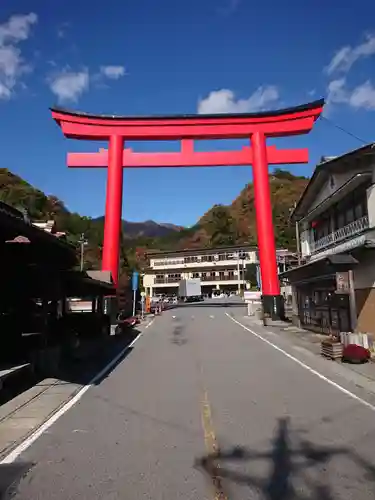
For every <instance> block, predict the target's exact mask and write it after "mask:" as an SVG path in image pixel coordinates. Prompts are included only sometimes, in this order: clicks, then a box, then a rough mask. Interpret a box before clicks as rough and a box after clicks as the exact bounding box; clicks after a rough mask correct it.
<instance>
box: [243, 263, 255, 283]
mask: <svg viewBox="0 0 375 500" xmlns="http://www.w3.org/2000/svg"><path fill="white" fill-rule="evenodd" d="M245 281H247V282H248V283H250V285H251V287H256V286H257V266H256V264H247V265H246V269H245Z"/></svg>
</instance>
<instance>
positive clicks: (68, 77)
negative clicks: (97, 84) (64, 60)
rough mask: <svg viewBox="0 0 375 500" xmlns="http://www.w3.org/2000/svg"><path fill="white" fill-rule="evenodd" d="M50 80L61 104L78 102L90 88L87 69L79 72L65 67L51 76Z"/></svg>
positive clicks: (52, 89) (51, 87)
mask: <svg viewBox="0 0 375 500" xmlns="http://www.w3.org/2000/svg"><path fill="white" fill-rule="evenodd" d="M48 82H49V86H50V89H51V91H52V92H53V93H54V94H55V96H56V97H57V100H58V102H59V104H61V103H65V102H77V100H78V98H79V97H80V96H81V95H82V94H83V93H84V92H85V91H86V90H88V88H89V83H90V75H89V72H88V70H87V69H84V70H82V71H77V72H74V71H70V70H68V69H65V70H63V71H61V72H59V73H55V74H53V75H52V76H50V77H49V78H48Z"/></svg>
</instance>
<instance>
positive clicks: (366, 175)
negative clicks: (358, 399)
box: [282, 144, 375, 332]
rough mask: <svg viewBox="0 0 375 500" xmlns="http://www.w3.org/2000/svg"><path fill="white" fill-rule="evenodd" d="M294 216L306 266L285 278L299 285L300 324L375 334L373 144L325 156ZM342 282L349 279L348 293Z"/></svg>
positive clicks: (297, 294)
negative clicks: (329, 156) (339, 285)
mask: <svg viewBox="0 0 375 500" xmlns="http://www.w3.org/2000/svg"><path fill="white" fill-rule="evenodd" d="M292 218H293V219H294V220H295V221H296V223H297V225H298V228H299V234H300V248H301V257H302V261H303V262H304V265H302V266H300V267H298V268H295V269H291V270H289V271H288V272H286V273H285V274H283V275H282V276H283V278H286V279H288V280H289V282H290V283H291V284H293V285H294V289H295V291H296V301H295V305H296V309H295V313H296V315H297V308H298V318H299V321H300V322H301V323H302V324H303V326H305V327H311V328H312V329H314V330H322V331H325V332H331V331H333V332H334V331H339V330H341V331H348V330H350V329H354V328H356V329H357V330H359V331H363V332H375V321H374V314H373V311H374V308H375V252H374V247H375V147H374V145H373V144H370V145H367V146H364V147H362V148H359V149H357V150H355V151H351V152H349V153H347V154H344V155H342V156H340V157H335V158H323V159H322V161H321V163H320V164H319V165H318V166H317V167H316V169H315V171H314V174H313V176H312V178H311V180H310V182H309V184H308V185H307V187H306V189H305V191H304V193H303V195H302V196H301V198H300V200H299V202H298V204H297V206H296V208H295V210H294V212H293V215H292ZM339 279H341V280H344V281H345V280H346V281H348V280H350V286H349V281H348V283H347V287H346V288H345V287H343V288H342V290H344V288H345V293H338V291H339V290H338V282H337V280H339ZM349 289H350V290H352V292H350V293H349Z"/></svg>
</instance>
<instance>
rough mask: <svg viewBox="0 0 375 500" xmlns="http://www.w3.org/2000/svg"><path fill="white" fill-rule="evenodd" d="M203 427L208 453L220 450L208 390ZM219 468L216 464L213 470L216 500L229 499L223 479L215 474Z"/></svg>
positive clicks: (203, 413)
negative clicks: (223, 486) (222, 482)
mask: <svg viewBox="0 0 375 500" xmlns="http://www.w3.org/2000/svg"><path fill="white" fill-rule="evenodd" d="M201 410H202V427H203V432H204V443H205V446H206V451H207V454H208V455H212V454H214V453H217V452H218V445H217V439H216V434H215V429H214V425H213V421H212V412H211V405H210V402H209V400H208V394H207V391H204V392H203V399H202V408H201ZM217 469H219V465H214V466H213V468H212V470H211V471H210V472H211V477H212V483H213V487H214V495H215V496H214V500H228V498H227V496H226V495H225V493H224V492H223V488H222V485H221V479H220V477H219V476H218V475H216V474H215V471H216V470H217Z"/></svg>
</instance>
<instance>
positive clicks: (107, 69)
mask: <svg viewBox="0 0 375 500" xmlns="http://www.w3.org/2000/svg"><path fill="white" fill-rule="evenodd" d="M100 73H101V74H102V75H104V76H106V77H107V78H110V79H112V80H118V79H119V78H121V77H122V76H124V75H125V67H124V66H101V67H100Z"/></svg>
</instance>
